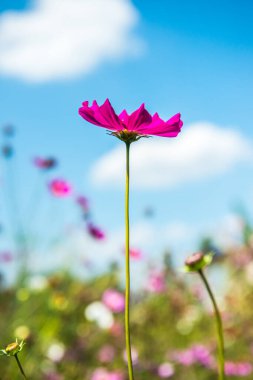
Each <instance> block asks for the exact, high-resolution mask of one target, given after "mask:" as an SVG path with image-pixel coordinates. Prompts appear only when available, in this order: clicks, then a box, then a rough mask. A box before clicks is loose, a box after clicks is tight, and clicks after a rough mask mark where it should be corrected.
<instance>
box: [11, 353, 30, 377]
mask: <svg viewBox="0 0 253 380" xmlns="http://www.w3.org/2000/svg"><path fill="white" fill-rule="evenodd" d="M14 357H15V359H16V362H17V364H18V368H19V369H20V372H21V373H22V375H23V376H24V378H25V379H27V377H26V375H25V372H24V370H23V368H22V365H21V363H20V361H19V358H18V354H16V355H14Z"/></svg>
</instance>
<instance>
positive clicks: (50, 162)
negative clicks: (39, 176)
mask: <svg viewBox="0 0 253 380" xmlns="http://www.w3.org/2000/svg"><path fill="white" fill-rule="evenodd" d="M33 162H34V165H35V166H36V167H37V168H39V169H44V170H49V169H53V168H54V167H55V166H56V165H57V161H56V159H55V158H53V157H48V158H42V157H35V158H34V160H33Z"/></svg>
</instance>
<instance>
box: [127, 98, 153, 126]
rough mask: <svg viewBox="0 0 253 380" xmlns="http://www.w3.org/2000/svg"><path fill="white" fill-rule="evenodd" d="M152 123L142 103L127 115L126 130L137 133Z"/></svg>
mask: <svg viewBox="0 0 253 380" xmlns="http://www.w3.org/2000/svg"><path fill="white" fill-rule="evenodd" d="M151 122H152V116H151V115H150V114H149V113H148V111H147V110H146V109H145V105H144V103H143V104H142V105H141V106H140V107H139V108H138V109H137V110H136V111H134V112H133V113H131V115H129V119H128V125H127V129H128V130H129V131H136V132H139V130H140V129H141V128H143V127H144V126H146V125H147V124H149V123H151Z"/></svg>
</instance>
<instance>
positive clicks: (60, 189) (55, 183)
mask: <svg viewBox="0 0 253 380" xmlns="http://www.w3.org/2000/svg"><path fill="white" fill-rule="evenodd" d="M48 187H49V190H50V191H51V193H52V194H53V195H54V196H55V197H66V196H68V195H70V193H71V186H70V184H69V183H68V182H67V181H65V180H63V179H53V180H52V181H51V182H50V183H49V185H48Z"/></svg>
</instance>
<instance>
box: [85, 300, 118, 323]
mask: <svg viewBox="0 0 253 380" xmlns="http://www.w3.org/2000/svg"><path fill="white" fill-rule="evenodd" d="M84 315H85V317H86V319H87V320H88V321H93V322H96V323H97V325H98V326H99V327H100V328H101V329H109V328H110V327H112V325H113V323H114V318H113V314H112V312H111V311H110V310H109V309H108V307H106V306H105V305H104V304H103V303H102V302H99V301H96V302H92V303H91V304H90V305H89V306H87V307H86V309H85V311H84Z"/></svg>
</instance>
